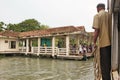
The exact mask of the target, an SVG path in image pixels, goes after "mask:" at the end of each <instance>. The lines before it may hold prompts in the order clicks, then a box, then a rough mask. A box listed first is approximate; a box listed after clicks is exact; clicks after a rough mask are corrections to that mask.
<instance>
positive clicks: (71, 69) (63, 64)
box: [0, 57, 94, 80]
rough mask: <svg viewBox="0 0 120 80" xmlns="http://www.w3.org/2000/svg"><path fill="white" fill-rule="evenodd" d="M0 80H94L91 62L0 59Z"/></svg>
mask: <svg viewBox="0 0 120 80" xmlns="http://www.w3.org/2000/svg"><path fill="white" fill-rule="evenodd" d="M0 80H94V73H93V60H92V59H91V60H88V61H72V60H53V59H43V58H42V59H41V58H28V57H4V58H0Z"/></svg>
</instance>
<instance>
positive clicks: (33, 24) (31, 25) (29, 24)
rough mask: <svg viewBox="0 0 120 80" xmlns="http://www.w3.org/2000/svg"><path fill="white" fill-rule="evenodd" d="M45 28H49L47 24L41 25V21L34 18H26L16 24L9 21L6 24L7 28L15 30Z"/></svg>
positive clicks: (23, 30)
mask: <svg viewBox="0 0 120 80" xmlns="http://www.w3.org/2000/svg"><path fill="white" fill-rule="evenodd" d="M47 28H49V26H47V25H41V23H40V22H38V21H37V20H35V19H27V20H24V21H22V22H21V23H18V24H11V23H10V24H8V25H7V29H8V30H12V31H16V32H25V31H31V30H38V29H47Z"/></svg>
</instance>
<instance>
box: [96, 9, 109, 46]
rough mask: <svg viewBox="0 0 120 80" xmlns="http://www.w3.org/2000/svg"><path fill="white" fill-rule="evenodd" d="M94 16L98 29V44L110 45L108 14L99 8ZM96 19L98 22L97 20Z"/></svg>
mask: <svg viewBox="0 0 120 80" xmlns="http://www.w3.org/2000/svg"><path fill="white" fill-rule="evenodd" d="M95 16H96V23H95V25H96V24H97V25H98V29H99V30H100V31H99V46H100V47H105V46H109V45H111V40H110V34H111V25H110V24H111V23H110V16H109V14H108V12H106V11H105V10H101V11H100V12H99V13H98V14H97V15H95ZM97 21H98V22H97Z"/></svg>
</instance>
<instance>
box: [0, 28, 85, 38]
mask: <svg viewBox="0 0 120 80" xmlns="http://www.w3.org/2000/svg"><path fill="white" fill-rule="evenodd" d="M77 31H85V28H84V26H78V27H74V26H64V27H56V28H49V29H45V30H33V31H27V32H21V33H20V32H19V33H18V32H13V31H3V32H0V35H2V36H11V37H30V36H44V35H52V34H64V33H71V32H77Z"/></svg>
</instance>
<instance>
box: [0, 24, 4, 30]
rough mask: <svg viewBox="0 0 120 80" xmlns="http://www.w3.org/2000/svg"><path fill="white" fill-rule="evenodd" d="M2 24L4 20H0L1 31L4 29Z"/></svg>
mask: <svg viewBox="0 0 120 80" xmlns="http://www.w3.org/2000/svg"><path fill="white" fill-rule="evenodd" d="M3 25H4V22H0V31H3V29H4V27H3Z"/></svg>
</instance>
